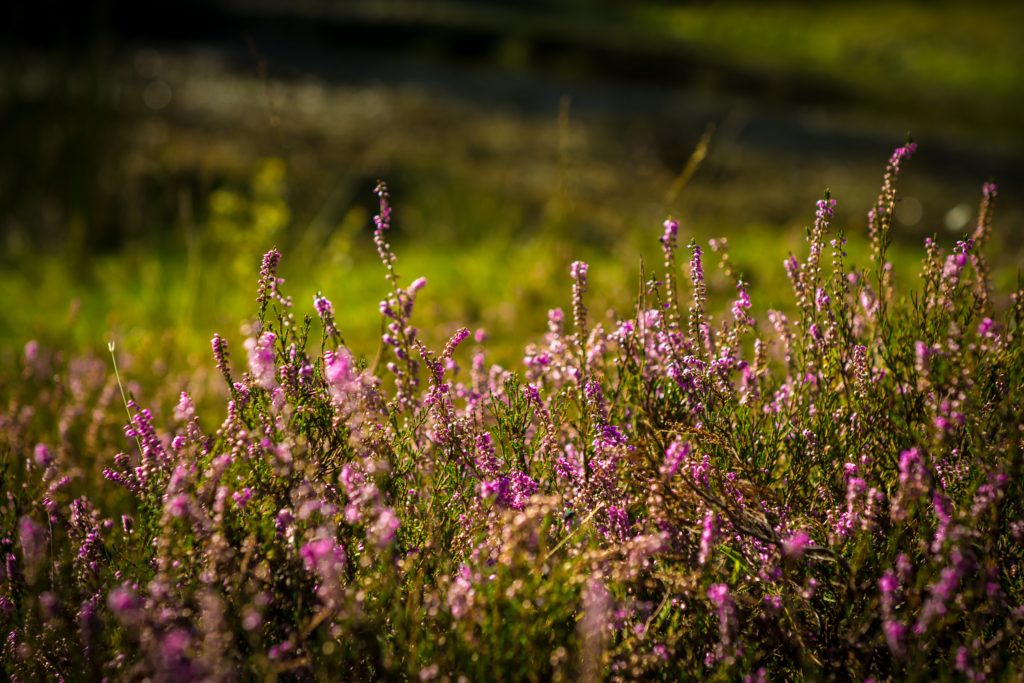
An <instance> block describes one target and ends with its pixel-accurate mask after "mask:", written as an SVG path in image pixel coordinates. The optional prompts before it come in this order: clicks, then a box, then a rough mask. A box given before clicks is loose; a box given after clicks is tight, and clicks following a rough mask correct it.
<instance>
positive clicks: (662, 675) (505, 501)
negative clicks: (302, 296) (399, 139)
mask: <svg viewBox="0 0 1024 683" xmlns="http://www.w3.org/2000/svg"><path fill="white" fill-rule="evenodd" d="M914 149H915V146H914V145H913V144H912V143H911V144H908V145H906V146H904V147H900V148H899V149H897V150H896V152H895V153H894V154H893V156H892V158H891V159H890V161H889V165H888V167H887V169H886V174H885V179H884V182H883V188H882V193H881V195H880V197H879V200H878V202H877V204H876V205H875V206H874V208H873V209H872V210H871V212H870V213H869V239H870V240H871V242H872V244H873V248H874V251H873V258H874V260H875V263H874V265H873V266H872V267H871V270H870V271H867V270H863V269H859V268H858V267H857V266H856V265H855V264H852V263H848V262H847V261H846V254H845V252H844V250H843V245H844V244H845V243H846V238H845V237H844V236H843V235H842V233H838V234H837V235H836V236H835V237H834V238H832V237H830V236H829V233H830V231H832V230H833V227H832V222H833V221H834V220H835V207H836V203H835V200H833V199H832V198H831V197H830V196H828V195H826V196H825V198H824V199H822V200H820V201H819V202H818V203H817V205H816V208H815V218H814V224H813V227H812V228H810V229H809V230H808V246H807V254H806V255H801V256H799V257H798V256H797V255H791V256H790V257H789V258H788V259H787V260H786V262H785V264H784V267H785V270H786V273H787V274H788V276H789V278H790V280H791V284H792V287H793V292H794V302H793V304H792V306H790V307H788V308H787V309H786V310H785V311H767V312H763V313H762V312H760V311H758V310H757V309H756V308H755V306H754V305H753V302H752V298H751V296H750V293H751V292H752V288H751V286H750V285H748V284H747V283H746V282H744V281H743V280H742V279H741V278H740V277H739V276H738V274H737V273H736V272H735V269H734V266H733V265H732V263H731V262H730V260H729V258H728V251H727V242H726V241H725V240H718V241H716V242H715V243H714V244H713V245H712V248H713V250H714V252H715V253H716V254H718V255H719V256H720V258H721V271H722V272H721V273H720V274H718V273H716V274H715V275H714V276H712V274H711V272H710V268H711V266H710V265H709V266H707V267H708V269H709V271H708V272H706V271H705V262H704V252H703V250H702V248H701V246H699V245H698V244H696V243H693V242H691V245H690V249H691V258H690V262H689V264H688V267H687V268H686V269H687V270H688V275H689V278H688V282H689V289H690V292H689V306H688V317H685V318H684V316H682V315H681V314H680V309H679V296H680V293H679V292H678V291H677V289H678V288H680V287H681V285H680V283H683V286H685V284H686V283H687V278H686V277H685V276H681V273H680V272H677V271H681V270H682V268H680V267H679V266H678V265H677V263H676V250H677V247H678V240H679V231H680V225H679V223H678V222H677V221H675V220H668V221H666V222H665V223H664V225H663V226H662V228H663V229H662V231H661V234H660V241H661V246H662V249H663V252H664V268H665V271H666V272H665V273H664V274H663V275H659V276H657V277H655V278H653V279H652V280H651V281H649V282H647V283H644V286H645V291H644V292H643V295H642V297H641V299H640V302H639V303H638V306H637V308H636V310H635V311H631V312H630V313H629V314H627V315H624V316H622V317H619V318H616V317H612V318H611V319H609V320H594V319H592V316H591V313H590V310H589V309H588V303H587V296H588V292H587V278H588V271H589V268H588V266H587V264H586V263H584V262H581V261H577V262H574V263H573V264H572V265H571V266H570V268H569V276H570V277H569V281H568V282H566V283H565V284H566V285H568V286H569V287H570V288H571V292H570V293H568V296H567V302H566V303H567V304H568V305H569V306H571V309H567V310H569V311H571V320H569V321H567V320H566V317H567V316H566V314H565V313H563V311H562V310H561V309H553V310H551V311H550V312H549V313H548V319H547V324H548V327H547V333H546V334H545V335H544V336H543V337H542V338H541V339H539V340H536V341H534V342H533V343H531V344H530V345H529V346H527V347H526V350H525V353H524V359H523V366H522V368H521V370H519V371H515V370H509V369H506V368H504V367H502V366H499V365H496V364H493V363H488V356H487V352H486V349H485V347H484V342H485V341H486V333H485V332H484V331H482V330H478V331H477V332H476V334H473V333H471V331H470V330H469V329H468V328H457V329H456V331H455V332H454V333H452V334H451V335H450V337H449V338H448V341H447V343H446V344H444V345H443V346H442V347H441V348H440V349H439V350H435V349H431V348H430V347H429V346H428V343H427V341H426V340H425V339H424V336H425V335H420V333H419V331H418V329H417V327H416V325H414V323H413V319H414V312H415V302H416V297H417V294H418V293H419V292H420V291H421V290H422V288H423V287H424V286H425V284H426V281H425V280H424V279H422V278H420V279H418V280H414V281H413V282H412V283H411V284H409V285H408V286H406V285H403V284H402V280H401V278H400V276H399V274H398V272H397V264H398V260H397V257H396V256H395V254H394V253H393V251H392V250H391V246H390V244H389V243H388V241H387V234H388V231H389V230H390V226H391V221H392V210H391V206H390V204H389V195H388V191H387V188H386V186H384V184H383V183H381V184H380V185H378V188H377V194H378V196H379V200H380V208H379V212H378V214H377V216H376V217H375V219H374V226H375V231H374V243H375V246H376V248H377V251H378V255H379V256H380V258H381V261H382V263H383V265H384V269H385V274H386V279H387V283H388V287H389V291H388V293H387V294H386V297H385V299H384V300H383V301H382V302H381V304H380V312H381V314H382V321H383V324H382V337H381V342H382V351H381V353H380V357H379V358H378V359H377V362H373V363H370V362H368V360H367V359H365V358H361V357H359V355H358V354H357V353H356V352H354V351H353V350H352V349H350V348H348V347H347V346H346V345H345V343H344V341H343V339H342V337H341V334H340V328H341V327H343V326H344V325H343V323H344V321H342V320H338V319H336V318H335V310H334V307H333V305H332V304H331V302H330V301H329V300H328V299H327V298H326V297H324V296H323V295H322V294H320V293H318V294H317V295H316V296H315V297H314V299H313V312H314V313H315V314H316V316H317V317H318V318H319V320H320V323H321V326H320V327H321V329H322V335H321V339H320V344H319V349H316V346H317V345H316V344H315V343H313V344H311V343H309V342H310V339H309V338H308V335H309V329H310V327H309V325H308V324H307V325H305V326H304V325H301V324H298V323H297V321H296V320H295V317H294V316H295V314H294V313H293V312H292V310H291V309H292V302H291V300H290V299H289V298H288V297H286V296H285V295H284V294H283V293H282V292H283V288H284V284H285V282H284V280H283V279H282V278H280V277H279V276H278V268H279V266H280V261H281V255H280V253H278V252H277V251H276V250H272V251H270V252H268V253H267V255H266V256H265V257H264V259H263V263H262V267H261V271H260V276H259V283H258V289H257V304H258V314H257V317H256V319H255V321H254V322H253V324H252V325H250V326H247V327H246V328H245V330H244V332H245V334H246V335H247V336H248V339H246V340H245V341H244V342H243V347H244V348H245V350H246V357H245V358H244V360H243V362H242V363H241V365H240V366H239V365H233V363H232V360H233V359H232V358H231V357H230V355H229V354H228V343H227V341H226V340H225V339H224V338H222V337H220V336H219V335H215V336H214V338H213V341H212V350H213V359H212V365H213V366H215V367H216V370H217V373H214V377H216V376H217V374H219V375H220V376H221V377H222V378H223V383H224V388H223V392H222V396H223V398H224V403H223V405H222V406H218V407H217V408H215V409H210V408H209V405H208V404H210V403H211V402H213V403H215V402H216V400H215V399H216V398H217V397H216V395H214V396H213V397H212V399H211V398H207V397H204V396H203V395H202V394H201V393H199V392H200V391H201V390H197V389H196V388H193V391H196V392H197V393H196V394H195V395H196V396H198V397H199V398H197V399H194V398H193V395H194V394H192V393H188V392H183V391H182V390H181V387H180V386H175V387H170V388H166V389H165V391H164V392H163V393H161V392H160V391H159V388H157V389H156V391H155V392H154V393H153V394H144V393H143V392H142V391H141V390H138V391H136V390H135V389H133V390H132V393H133V394H135V395H138V396H147V397H148V398H147V399H146V400H145V401H141V400H139V399H128V398H127V397H126V398H125V401H124V405H123V406H121V405H119V404H117V403H116V397H117V395H118V394H119V393H120V392H118V391H117V389H118V382H120V377H119V376H117V377H115V378H114V379H113V380H112V379H111V378H110V377H109V375H108V374H107V373H106V372H105V371H104V370H103V367H102V365H99V366H97V365H96V364H95V363H89V362H85V361H79V362H74V361H73V362H67V363H64V365H61V364H60V363H61V361H60V360H59V359H58V357H57V356H56V355H53V354H47V353H45V352H44V351H42V350H41V349H40V348H39V347H38V345H34V344H30V345H27V346H26V347H25V349H24V354H23V356H24V357H23V358H22V359H21V360H20V361H19V363H20V365H19V367H18V372H16V373H12V375H16V376H17V377H18V381H17V382H16V383H7V382H3V383H0V390H2V391H3V392H4V393H3V396H4V402H3V405H4V406H5V408H4V410H3V412H2V413H0V454H3V457H4V458H5V459H4V460H3V461H2V463H3V472H4V477H5V478H4V482H5V492H4V493H5V497H4V499H3V500H0V555H2V557H3V563H2V565H0V633H3V634H5V636H4V640H3V642H2V644H0V672H2V673H3V674H4V676H5V677H6V678H7V679H10V680H22V681H28V680H42V679H59V680H65V679H72V680H77V679H88V680H102V679H106V680H175V681H178V680H214V681H221V680H237V679H251V678H260V679H276V678H284V679H292V678H294V679H295V680H319V679H322V678H336V677H342V678H346V679H354V680H364V679H384V680H390V679H396V680H416V679H419V680H452V681H456V680H493V679H495V678H499V679H500V678H516V679H527V680H576V679H579V680H603V679H610V680H616V681H626V680H652V679H666V680H667V679H671V680H675V679H715V680H745V681H766V680H803V679H806V680H861V681H867V680H875V681H883V680H903V679H907V678H918V679H922V680H924V679H927V680H952V679H954V678H956V679H960V678H966V679H968V680H972V681H980V680H1010V679H1012V678H1013V677H1014V676H1015V675H1016V674H1017V672H1019V671H1020V670H1021V668H1022V667H1024V659H1022V656H1024V655H1022V654H1021V653H1022V652H1024V643H1022V639H1021V635H1020V634H1021V633H1022V632H1024V608H1021V607H1020V605H1021V604H1022V602H1024V554H1022V550H1021V548H1022V547H1024V546H1022V545H1021V544H1022V540H1024V508H1022V507H1021V501H1022V500H1024V495H1022V494H1024V491H1022V489H1021V486H1022V484H1021V482H1022V481H1024V479H1022V476H1024V471H1022V470H1024V459H1022V457H1021V456H1022V452H1024V440H1022V438H1021V434H1022V433H1024V411H1022V405H1024V401H1022V400H1021V398H1022V397H1021V391H1022V389H1021V388H1022V387H1024V353H1022V351H1021V349H1022V348H1024V345H1022V343H1021V339H1020V335H1021V332H1022V330H1024V292H1015V293H1012V294H1010V295H1009V296H1008V295H1006V294H1005V293H1000V292H999V291H997V290H995V289H993V287H992V284H991V282H990V281H989V274H988V266H987V263H986V262H985V260H984V256H983V251H982V248H983V247H984V245H985V244H986V242H987V240H988V236H989V234H990V232H991V221H992V207H993V203H994V200H995V197H996V188H995V186H994V185H991V184H987V185H985V187H984V188H983V193H982V209H981V217H980V218H979V223H978V225H977V227H976V228H975V230H974V232H973V234H972V235H970V236H965V237H964V238H963V239H962V240H960V241H959V242H957V243H956V245H955V246H953V247H952V248H951V250H950V251H949V253H948V254H946V253H944V252H943V249H942V248H941V247H940V245H939V244H938V243H937V241H935V240H930V241H929V242H928V243H926V245H925V259H924V266H923V269H922V279H921V285H920V289H919V290H914V291H913V292H912V293H909V294H903V293H902V292H900V291H899V290H897V289H896V288H895V285H894V283H893V281H892V280H891V270H890V269H889V268H888V267H887V266H886V265H885V249H886V246H887V243H888V240H889V239H890V236H889V232H890V230H891V215H892V211H893V207H894V205H895V201H896V180H897V177H898V175H899V173H900V172H901V170H902V167H903V165H904V162H905V161H906V160H907V158H909V157H910V156H911V154H912V153H913V152H914ZM826 244H828V245H830V246H831V248H832V253H831V257H832V258H831V263H829V262H828V260H827V259H826V258H825V256H824V250H825V246H826ZM722 283H724V285H723V284H722ZM755 293H756V292H755ZM719 301H720V302H723V304H724V305H723V309H724V310H723V311H722V313H721V314H719V313H717V312H716V311H717V310H718V309H717V308H716V307H715V306H716V305H715V304H714V302H719ZM307 320H313V318H309V319H307ZM424 329H427V328H424ZM55 378H56V379H55ZM115 380H116V381H115ZM144 405H149V406H151V407H143V406H144ZM87 407H88V409H87ZM122 408H123V409H124V410H127V422H126V421H125V412H124V410H122ZM163 415H167V416H168V419H167V420H166V421H164V420H162V419H161V416H163Z"/></svg>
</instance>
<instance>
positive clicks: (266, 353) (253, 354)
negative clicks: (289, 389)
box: [245, 332, 277, 391]
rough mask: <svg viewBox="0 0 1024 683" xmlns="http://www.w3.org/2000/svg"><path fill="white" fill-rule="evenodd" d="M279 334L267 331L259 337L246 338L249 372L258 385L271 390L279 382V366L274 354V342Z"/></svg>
mask: <svg viewBox="0 0 1024 683" xmlns="http://www.w3.org/2000/svg"><path fill="white" fill-rule="evenodd" d="M276 340H277V336H276V335H275V334H274V333H273V332H265V333H264V334H262V335H261V336H260V337H259V338H258V339H252V338H249V339H246V340H245V349H246V351H248V352H249V372H251V373H252V377H253V381H255V382H256V385H257V386H260V387H263V388H264V389H266V390H268V391H269V390H271V389H273V388H274V386H275V385H276V384H277V377H276V375H277V366H276V358H275V356H274V342H275V341H276Z"/></svg>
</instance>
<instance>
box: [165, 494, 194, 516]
mask: <svg viewBox="0 0 1024 683" xmlns="http://www.w3.org/2000/svg"><path fill="white" fill-rule="evenodd" d="M188 508H189V503H188V496H186V495H185V494H184V493H179V494H178V495H176V496H174V497H173V498H171V499H170V500H168V501H167V505H166V509H167V512H168V513H169V514H170V515H171V517H177V518H179V519H180V518H182V517H184V516H185V515H187V514H188Z"/></svg>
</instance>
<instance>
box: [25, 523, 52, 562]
mask: <svg viewBox="0 0 1024 683" xmlns="http://www.w3.org/2000/svg"><path fill="white" fill-rule="evenodd" d="M18 543H20V544H21V556H22V558H23V559H24V560H25V564H26V566H29V567H31V566H34V565H35V564H36V563H37V562H39V561H40V560H42V559H43V557H44V556H45V555H46V546H47V533H46V528H45V527H43V526H42V525H41V524H37V523H36V522H35V521H34V520H33V519H32V518H31V517H29V516H27V515H26V516H24V517H22V518H21V519H19V520H18Z"/></svg>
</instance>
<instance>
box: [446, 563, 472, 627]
mask: <svg viewBox="0 0 1024 683" xmlns="http://www.w3.org/2000/svg"><path fill="white" fill-rule="evenodd" d="M475 594H476V590H475V589H474V588H473V575H472V573H471V572H470V571H469V567H467V566H466V565H462V566H461V567H459V571H458V572H457V573H456V574H455V579H454V580H453V581H452V583H451V586H449V588H448V609H449V611H451V613H452V616H453V617H454V618H456V619H461V618H462V617H464V616H466V613H467V612H468V611H469V609H470V608H471V607H472V606H473V597H474V595H475Z"/></svg>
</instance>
